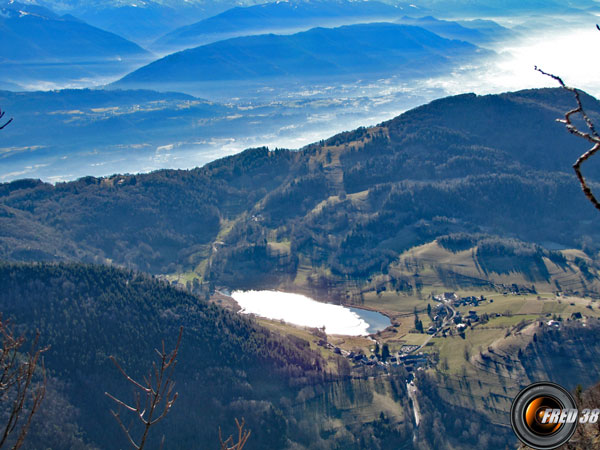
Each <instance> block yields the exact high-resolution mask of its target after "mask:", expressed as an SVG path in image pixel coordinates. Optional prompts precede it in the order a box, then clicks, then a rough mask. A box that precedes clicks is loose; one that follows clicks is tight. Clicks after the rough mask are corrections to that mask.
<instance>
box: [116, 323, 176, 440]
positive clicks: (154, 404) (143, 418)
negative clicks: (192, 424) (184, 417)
mask: <svg viewBox="0 0 600 450" xmlns="http://www.w3.org/2000/svg"><path fill="white" fill-rule="evenodd" d="M182 334H183V327H180V328H179V337H178V338H177V344H176V345H175V349H173V351H172V352H170V353H167V352H166V350H165V341H162V349H161V350H160V351H159V350H158V349H155V351H156V353H157V355H158V359H159V361H160V364H159V365H157V364H156V363H152V369H150V371H149V372H148V375H146V376H145V377H144V381H143V383H140V382H138V381H136V380H134V379H133V378H131V377H130V376H129V375H127V373H126V372H125V370H123V368H122V367H121V366H120V365H119V363H118V362H117V360H116V359H115V358H114V356H111V357H110V359H111V361H112V362H113V364H114V365H115V366H116V367H117V369H118V370H119V372H121V375H123V377H124V378H125V379H126V380H127V381H128V382H129V383H130V384H132V385H133V386H134V391H135V392H134V405H130V404H128V403H126V402H124V401H122V400H120V399H118V398H116V397H115V396H113V395H111V394H109V393H108V392H105V394H106V395H107V396H108V397H109V398H110V399H112V400H113V401H114V402H115V403H116V404H117V406H118V408H117V410H116V411H114V410H111V411H110V412H111V413H112V415H113V417H114V418H115V420H116V421H117V423H118V424H119V427H120V428H121V430H123V433H125V436H126V437H127V440H128V441H129V443H130V444H131V446H132V447H133V448H135V449H137V450H141V449H143V448H144V445H146V441H147V438H148V433H149V432H150V428H151V427H152V426H153V425H156V424H157V423H158V422H160V421H161V420H162V419H164V418H165V416H166V415H167V413H168V412H169V410H170V409H171V407H172V406H173V403H175V400H176V399H177V392H175V393H173V388H174V387H175V381H173V370H174V369H175V365H176V364H177V359H176V358H177V353H178V351H179V345H180V344H181V336H182ZM161 404H162V406H161ZM121 407H123V408H125V410H126V411H129V412H131V413H133V416H134V418H137V419H138V420H139V421H140V422H141V424H142V429H143V433H142V436H141V437H140V439H139V443H138V442H136V440H135V439H134V437H133V435H132V430H131V426H130V427H127V426H125V424H124V423H123V420H122V419H121V414H120V410H121ZM156 414H158V415H156Z"/></svg>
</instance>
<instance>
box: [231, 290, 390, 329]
mask: <svg viewBox="0 0 600 450" xmlns="http://www.w3.org/2000/svg"><path fill="white" fill-rule="evenodd" d="M231 296H232V297H233V299H234V300H235V301H236V302H237V303H238V304H239V305H240V307H241V308H242V310H241V311H240V312H241V313H242V314H256V315H257V316H261V317H266V318H268V319H274V320H284V321H285V322H288V323H292V324H295V325H300V326H306V327H316V328H321V327H323V326H324V327H325V332H326V333H327V334H343V335H347V336H366V335H368V334H371V333H376V332H377V331H379V330H383V329H384V328H386V327H388V326H389V325H390V324H391V323H390V320H389V319H388V318H387V317H386V316H384V315H383V314H380V313H378V312H374V311H367V310H363V309H359V308H348V307H345V306H340V305H332V304H329V303H321V302H317V301H315V300H313V299H311V298H309V297H306V296H305V295H301V294H290V293H286V292H278V291H234V292H233V293H232V294H231Z"/></svg>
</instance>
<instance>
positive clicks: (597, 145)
mask: <svg viewBox="0 0 600 450" xmlns="http://www.w3.org/2000/svg"><path fill="white" fill-rule="evenodd" d="M596 28H598V30H600V27H598V25H596ZM535 70H537V71H538V72H540V73H541V74H543V75H546V76H548V77H550V78H553V79H554V80H556V81H558V83H559V84H560V86H561V87H562V88H563V89H566V90H567V91H569V92H571V93H573V96H574V97H575V102H576V104H577V108H574V109H572V110H570V111H567V112H566V113H565V118H564V119H557V122H560V123H564V124H565V127H566V128H567V130H568V131H569V133H571V134H574V135H575V136H578V137H580V138H582V139H585V140H586V141H588V142H590V143H591V144H592V145H593V146H592V148H590V149H589V150H588V151H587V152H585V153H583V154H582V155H581V156H579V158H577V161H575V164H573V169H574V170H575V174H576V175H577V179H578V180H579V184H580V185H581V189H582V190H583V193H584V195H585V196H586V197H587V199H588V200H589V201H590V202H591V203H592V205H594V206H595V207H596V209H598V210H600V202H598V200H597V199H596V196H595V195H594V194H593V192H592V190H591V189H590V187H589V186H588V184H587V181H586V180H585V177H584V176H583V174H582V173H581V165H582V164H583V163H584V162H585V161H587V160H588V159H589V158H590V157H591V156H593V155H594V154H595V153H596V152H597V151H598V150H600V135H598V132H597V131H596V127H595V125H594V122H593V121H592V120H591V119H590V117H589V115H588V114H587V112H586V110H585V109H584V108H583V104H582V103H581V96H580V94H579V90H577V89H575V88H573V87H570V86H567V85H566V84H565V83H564V81H563V80H562V78H560V77H559V76H557V75H553V74H551V73H548V72H544V71H543V70H542V69H540V68H538V67H537V66H535ZM574 115H575V116H577V115H579V116H581V118H582V119H583V121H584V122H585V124H586V126H587V128H588V131H587V132H586V131H583V130H580V129H579V128H578V127H577V125H574V124H573V122H572V121H571V117H572V116H574Z"/></svg>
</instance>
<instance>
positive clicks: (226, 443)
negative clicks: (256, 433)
mask: <svg viewBox="0 0 600 450" xmlns="http://www.w3.org/2000/svg"><path fill="white" fill-rule="evenodd" d="M245 424H246V421H245V420H244V418H243V417H242V421H241V422H240V421H239V420H237V418H236V419H235V425H236V426H237V429H238V439H237V442H236V443H234V442H233V435H230V436H229V437H228V438H227V439H226V440H223V435H222V434H221V427H219V442H220V444H221V450H242V449H243V448H244V445H246V442H247V441H248V438H249V437H250V434H251V433H252V432H251V431H250V430H244V426H245Z"/></svg>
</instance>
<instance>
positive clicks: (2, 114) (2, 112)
mask: <svg viewBox="0 0 600 450" xmlns="http://www.w3.org/2000/svg"><path fill="white" fill-rule="evenodd" d="M3 117H4V111H2V110H1V109H0V119H2V118H3ZM11 122H12V117H11V118H10V119H9V120H8V122H6V123H5V124H4V125H0V130H1V129H2V128H4V127H5V126H6V125H8V124H9V123H11Z"/></svg>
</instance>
